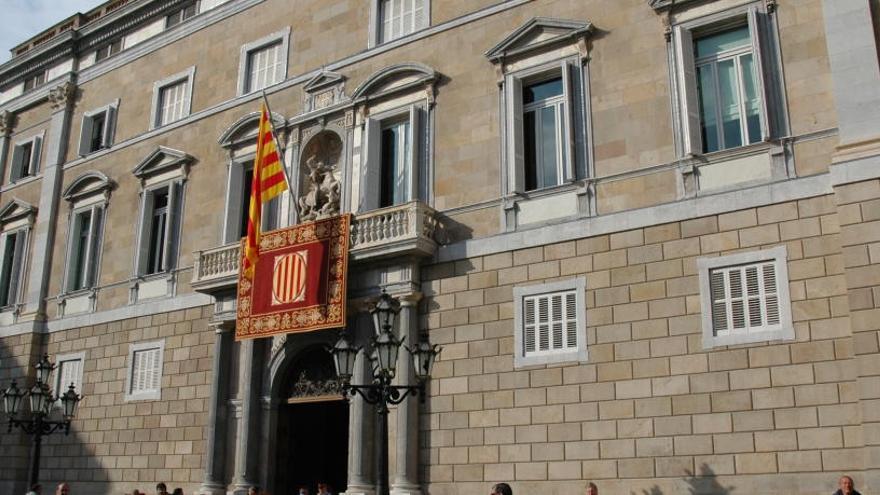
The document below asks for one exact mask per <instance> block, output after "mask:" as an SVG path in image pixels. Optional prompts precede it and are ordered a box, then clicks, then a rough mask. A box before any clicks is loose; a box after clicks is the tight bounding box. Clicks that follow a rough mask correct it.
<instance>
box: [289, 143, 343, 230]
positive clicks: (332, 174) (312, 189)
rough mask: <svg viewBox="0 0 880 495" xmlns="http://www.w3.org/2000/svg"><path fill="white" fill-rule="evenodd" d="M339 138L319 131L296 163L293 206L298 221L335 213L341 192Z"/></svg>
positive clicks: (329, 215)
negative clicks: (297, 212)
mask: <svg viewBox="0 0 880 495" xmlns="http://www.w3.org/2000/svg"><path fill="white" fill-rule="evenodd" d="M341 160H342V139H341V138H340V137H339V135H338V134H336V133H335V132H333V131H330V130H323V131H321V132H319V133H318V134H316V135H315V136H314V137H313V138H312V139H310V140H309V142H308V144H306V146H305V148H304V149H303V153H302V155H301V158H300V163H299V184H300V187H299V191H298V198H297V208H298V210H299V219H300V221H301V222H308V221H312V220H319V219H322V218H327V217H331V216H334V215H338V214H339V211H340V198H341V195H342V190H341V184H340V181H341V179H342V171H341V167H340V166H339V164H340V162H341Z"/></svg>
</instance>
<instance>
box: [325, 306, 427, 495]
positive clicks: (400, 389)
mask: <svg viewBox="0 0 880 495" xmlns="http://www.w3.org/2000/svg"><path fill="white" fill-rule="evenodd" d="M399 312H400V301H398V300H397V299H395V298H393V297H391V296H389V295H388V294H387V293H386V292H385V291H384V290H383V291H382V295H381V296H379V301H378V302H377V303H376V305H375V306H374V307H373V309H372V310H370V313H371V314H372V315H373V325H374V327H375V330H376V335H375V336H373V339H372V350H371V351H370V352H368V355H369V356H370V361H371V364H372V367H373V383H370V384H365V385H355V384H352V383H351V378H352V375H353V374H354V363H355V358H356V357H357V355H358V353H359V352H360V350H361V348H360V347H355V346H354V345H352V343H351V342H350V341H349V340H348V338H347V337H346V336H345V335H342V336H340V337H339V341H337V342H336V345H334V346H333V348H332V349H330V352H331V353H332V354H333V361H334V363H335V365H336V374H337V376H338V378H339V380H340V382H341V383H342V393H343V395H345V396H346V397H348V396H352V397H353V396H354V395H355V394H360V396H361V397H363V398H364V400H365V401H366V402H368V403H370V404H375V405H376V406H377V407H376V412H377V414H378V415H379V431H378V434H377V436H378V441H379V454H378V459H377V460H376V466H377V470H378V473H377V477H378V480H377V482H376V494H377V495H388V493H389V492H388V490H389V486H388V485H389V484H388V406H389V405H391V404H400V403H401V402H403V400H404V399H406V397H407V396H409V395H411V394H412V395H418V396H420V397H421V398H422V400H424V399H425V383H426V382H427V381H428V379H429V378H430V377H431V369H432V367H433V366H434V359H435V358H436V357H437V354H439V353H440V350H439V349H438V348H437V346H436V345H431V344H430V343H429V342H426V341H422V342H419V343H418V344H417V345H416V346H414V347H412V348H409V347H406V346H404V347H405V348H406V350H407V352H409V354H410V356H411V358H412V360H413V367H414V369H415V377H416V384H415V385H392V384H391V382H392V380H394V376H395V374H396V372H397V356H398V354H399V352H400V346H401V345H402V344H403V341H402V340H401V339H398V338H397V336H395V334H394V331H393V330H392V329H393V328H394V321H395V319H396V318H397V314H398V313H399Z"/></svg>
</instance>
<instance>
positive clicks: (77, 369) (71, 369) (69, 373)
mask: <svg viewBox="0 0 880 495" xmlns="http://www.w3.org/2000/svg"><path fill="white" fill-rule="evenodd" d="M81 372H82V360H80V359H71V360H70V361H63V362H62V363H61V370H60V376H59V378H58V387H57V390H56V391H55V392H56V393H57V394H59V395H61V394H64V393H66V392H67V388H68V387H70V385H71V384H73V386H74V387H75V388H76V390H77V391H79V392H82V389H81V385H82V384H80V383H79V377H80V373H81Z"/></svg>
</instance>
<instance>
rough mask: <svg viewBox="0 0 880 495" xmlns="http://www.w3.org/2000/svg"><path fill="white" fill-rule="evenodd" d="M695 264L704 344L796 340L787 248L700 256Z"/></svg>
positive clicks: (712, 345)
mask: <svg viewBox="0 0 880 495" xmlns="http://www.w3.org/2000/svg"><path fill="white" fill-rule="evenodd" d="M697 267H698V270H699V274H700V294H701V302H702V310H703V345H704V347H715V346H718V345H733V344H741V343H750V342H762V341H767V340H780V339H788V338H794V330H793V327H792V323H791V309H790V301H789V297H788V270H787V264H786V248H785V246H780V247H778V248H774V249H770V250H765V251H756V252H747V253H739V254H735V255H730V256H722V257H720V258H701V259H699V260H698V262H697Z"/></svg>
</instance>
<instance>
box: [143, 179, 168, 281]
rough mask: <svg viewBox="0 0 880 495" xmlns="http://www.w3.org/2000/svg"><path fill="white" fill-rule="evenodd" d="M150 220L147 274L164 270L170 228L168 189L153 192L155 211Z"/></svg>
mask: <svg viewBox="0 0 880 495" xmlns="http://www.w3.org/2000/svg"><path fill="white" fill-rule="evenodd" d="M151 217H152V218H151V220H150V240H149V250H150V251H149V256H150V258H149V260H148V261H147V272H146V273H147V274H148V275H149V274H151V273H159V272H161V271H162V259H163V258H164V257H165V236H166V234H167V229H168V190H167V189H166V190H162V191H157V192H156V193H154V194H153V211H152V213H151Z"/></svg>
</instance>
